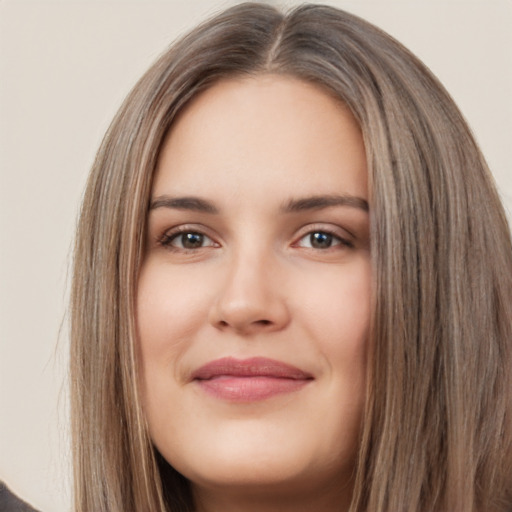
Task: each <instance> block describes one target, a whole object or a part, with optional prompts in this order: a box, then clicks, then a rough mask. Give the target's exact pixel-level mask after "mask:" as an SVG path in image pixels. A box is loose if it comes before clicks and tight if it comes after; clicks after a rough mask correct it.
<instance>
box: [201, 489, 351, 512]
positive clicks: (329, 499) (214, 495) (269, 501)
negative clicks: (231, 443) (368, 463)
mask: <svg viewBox="0 0 512 512" xmlns="http://www.w3.org/2000/svg"><path fill="white" fill-rule="evenodd" d="M193 493H194V500H195V503H196V512H240V511H241V510H243V511H244V512H312V511H314V512H347V511H348V510H349V508H350V502H351V499H352V486H351V485H350V486H346V487H345V488H341V489H340V488H339V487H336V488H332V487H331V488H316V489H306V490H301V491H298V490H295V492H275V491H271V490H268V489H259V490H256V491H254V490H247V489H242V490H239V489H237V490H231V489H230V490H226V489H220V490H219V489H212V488H200V487H195V488H194V491H193Z"/></svg>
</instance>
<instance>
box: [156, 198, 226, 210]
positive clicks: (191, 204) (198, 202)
mask: <svg viewBox="0 0 512 512" xmlns="http://www.w3.org/2000/svg"><path fill="white" fill-rule="evenodd" d="M156 208H174V209H176V210H192V211H195V212H203V213H212V214H218V213H219V209H218V208H217V207H216V206H215V205H214V204H213V203H211V202H210V201H207V200H206V199H201V198H200V197H193V196H186V197H170V196H158V197H155V198H154V199H153V200H152V201H151V203H150V205H149V209H150V210H155V209H156Z"/></svg>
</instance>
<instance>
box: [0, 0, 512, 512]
mask: <svg viewBox="0 0 512 512" xmlns="http://www.w3.org/2000/svg"><path fill="white" fill-rule="evenodd" d="M233 3H236V2H229V1H223V2H222V1H218V0H184V1H180V0H167V1H159V2H155V1H144V0H138V1H130V2H128V1H121V0H117V1H101V0H96V1H93V0H89V1H75V0H67V1H64V0H61V1H51V2H50V1H44V0H39V1H35V0H34V1H25V0H10V1H9V0H3V1H2V0H0V240H1V242H0V286H1V288H0V290H1V291H0V479H3V480H5V481H6V482H7V484H8V485H9V486H10V487H11V488H12V489H13V490H14V491H15V492H17V493H18V494H19V495H21V496H22V497H23V498H25V499H27V500H28V501H30V502H31V503H32V504H33V505H34V506H36V507H38V508H40V509H41V510H43V511H48V512H50V511H52V512H64V511H67V510H70V507H71V505H70V504H71V492H70V475H71V471H70V467H69V438H68V417H67V414H68V413H67V410H68V407H67V399H68V397H67V384H66V374H67V367H66V365H67V350H68V338H67V318H66V300H67V291H68V286H69V283H68V275H67V274H68V269H69V265H70V250H71V244H72V237H73V229H74V226H75V222H76V216H77V211H78V207H79V204H80V198H81V194H82V190H83V187H84V183H85V179H86V176H87V172H88V169H89V167H90V165H91V163H92V160H93V157H94V154H95V151H96V149H97V147H98V145H99V143H100V140H101V138H102V135H103V133H104V131H105V130H106V128H107V126H108V124H109V122H110V120H111V118H112V117H113V115H114V113H115V111H116V109H117V108H118V106H119V105H120V103H121V101H122V99H123V97H124V96H125V95H126V94H127V92H128V91H129V89H130V88H131V87H132V85H133V84H134V83H135V81H136V80H137V79H138V78H139V76H140V75H141V74H142V73H143V72H144V71H145V69H146V68H147V67H148V66H149V65H150V63H151V62H152V61H154V60H155V58H156V57H157V56H158V55H159V54H160V53H161V52H162V51H163V50H164V49H165V48H166V47H167V46H168V44H169V43H170V42H171V41H172V40H174V39H175V38H176V37H177V36H178V35H180V34H182V33H183V32H184V31H185V30H187V29H188V28H190V27H192V26H193V25H195V24H196V23H197V22H198V21H200V20H202V19H203V18H204V17H205V16H208V15H210V14H212V13H214V12H216V11H218V10H219V9H221V8H222V7H225V6H228V5H231V4H233ZM297 3H299V2H296V1H288V2H280V5H285V6H292V5H296V4H297ZM322 3H328V4H331V5H335V6H338V7H341V8H344V9H346V10H348V11H351V12H353V13H355V14H358V15H360V16H362V17H364V18H366V19H368V20H369V21H371V22H373V23H375V24H377V25H378V26H380V27H381V28H383V29H385V30H386V31H388V32H389V33H391V34H392V35H394V36H395V37H396V38H398V39H399V40H400V41H402V42H403V43H404V44H405V45H406V46H408V47H409V48H410V49H411V50H412V51H413V52H414V53H416V54H417V55H418V56H419V57H420V58H421V59H422V60H424V62H425V63H426V64H427V65H428V66H429V67H430V68H431V69H432V70H433V71H434V73H435V74H436V75H437V76H438V77H439V78H440V79H441V81H442V82H443V83H444V84H445V86H446V87H447V89H448V90H449V92H450V93H451V94H452V96H453V97H454V98H455V100H456V102H457V103H458V105H459V106H460V108H461V110H462V111H463V112H464V114H465V116H466V118H467V119H468V121H469V123H470V125H471V127H472V128H473V130H474V133H475V135H476V138H477V140H478V141H479V143H480V145H481V147H482V149H483V151H484V154H485V155H486V156H487V159H488V162H489V164H490V166H491V169H492V170H493V173H494V175H495V177H496V180H497V183H498V186H499V189H500V193H501V195H502V197H503V199H504V203H505V205H506V208H507V210H508V214H509V218H510V212H511V211H512V172H511V162H512V149H511V146H512V1H511V0H473V1H468V0H429V1H421V0H402V1H399V0H385V1H384V0H359V1H348V0H347V1H344V0H338V1H329V0H327V1H325V2H322Z"/></svg>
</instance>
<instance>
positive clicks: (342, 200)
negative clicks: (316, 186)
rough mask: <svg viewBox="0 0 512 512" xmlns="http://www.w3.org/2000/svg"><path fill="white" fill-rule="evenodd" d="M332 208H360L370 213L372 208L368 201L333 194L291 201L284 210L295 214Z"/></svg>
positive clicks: (347, 195)
mask: <svg viewBox="0 0 512 512" xmlns="http://www.w3.org/2000/svg"><path fill="white" fill-rule="evenodd" d="M331 206H349V207H351V208H358V209H360V210H363V211H365V212H368V211H370V206H369V205H368V201H367V200H366V199H363V198H362V197H357V196H352V195H349V194H344V195H335V194H333V195H326V196H311V197H304V198H302V199H291V200H290V201H288V202H287V203H286V204H285V205H284V207H283V208H282V210H283V211H284V212H286V213H295V212H302V211H307V210H321V209H323V208H329V207H331Z"/></svg>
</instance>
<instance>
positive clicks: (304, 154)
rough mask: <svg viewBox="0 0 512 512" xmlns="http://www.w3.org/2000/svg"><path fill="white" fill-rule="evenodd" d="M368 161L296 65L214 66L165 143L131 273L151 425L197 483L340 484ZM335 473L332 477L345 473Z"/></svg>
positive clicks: (366, 300)
mask: <svg viewBox="0 0 512 512" xmlns="http://www.w3.org/2000/svg"><path fill="white" fill-rule="evenodd" d="M367 200H368V189H367V170H366V159H365V151H364V146H363V141H362V138H361V134H360V131H359V128H358V126H357V124H356V122H355V120H354V118H353V117H352V115H351V114H350V113H349V112H348V110H347V109H346V108H345V107H344V106H343V105H342V104H340V103H339V102H337V101H335V100H334V99H332V98H331V97H330V96H329V95H327V94H326V93H325V92H323V90H321V89H319V88H317V87H316V86H314V85H310V84H307V83H304V82H302V81H299V80H296V79H292V78H286V77H279V76H273V75H264V76H260V77H256V78H243V79H230V80H225V81H222V82H220V83H218V84H216V85H214V86H213V87H211V88H210V89H209V90H207V91H206V92H204V93H202V94H201V95H200V96H199V97H197V98H196V99H195V100H194V101H193V102H192V103H191V104H190V105H189V106H188V107H187V108H186V110H185V111H184V113H182V115H181V116H180V117H179V119H178V120H177V121H176V122H175V123H174V125H173V128H172V130H171V131H170V134H169V135H168V137H167V139H166V141H165V144H164V146H163V149H162V152H161V155H160V158H159V163H158V168H157V173H156V178H155V182H154V188H153V191H152V198H151V201H152V206H151V209H150V213H149V220H148V230H149V234H148V239H147V252H146V256H145V261H144V263H143V265H142V269H141V274H140V280H139V287H138V298H137V300H138V306H137V307H138V311H137V314H138V317H137V320H138V330H139V337H140V355H141V361H142V395H143V403H144V410H145V415H146V418H147V421H148V424H149V430H150V435H151V438H152V440H153V442H154V444H155V445H156V447H157V448H158V450H159V451H160V452H161V454H162V455H163V456H164V457H165V459H166V460H167V461H168V462H169V463H170V464H171V465H172V466H174V467H175V468H176V469H177V470H178V471H179V472H181V473H182V474H183V475H185V476H186V477H187V478H188V479H190V480H191V482H192V484H193V488H194V490H195V492H196V493H197V494H198V495H201V492H203V493H204V494H207V493H215V492H216V491H220V492H222V491H229V492H232V491H233V490H237V489H238V490H251V492H252V491H257V490H258V489H264V490H265V492H267V493H268V492H270V491H271V490H275V491H276V492H281V491H283V492H295V493H299V494H300V492H306V491H308V490H310V491H315V492H316V491H318V490H320V489H322V488H323V489H324V490H325V489H328V488H329V489H331V488H334V487H335V488H339V487H340V483H342V482H344V481H346V480H347V479H348V477H349V475H350V474H351V471H352V470H353V463H354V457H355V452H356V449H357V444H358V435H359V432H360V425H361V419H362V411H363V403H364V400H365V369H366V352H367V342H368V327H369V318H370V278H371V276H370V274H371V269H370V249H369V225H368V222H369V221H368V203H367ZM341 486H342V485H341Z"/></svg>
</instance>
